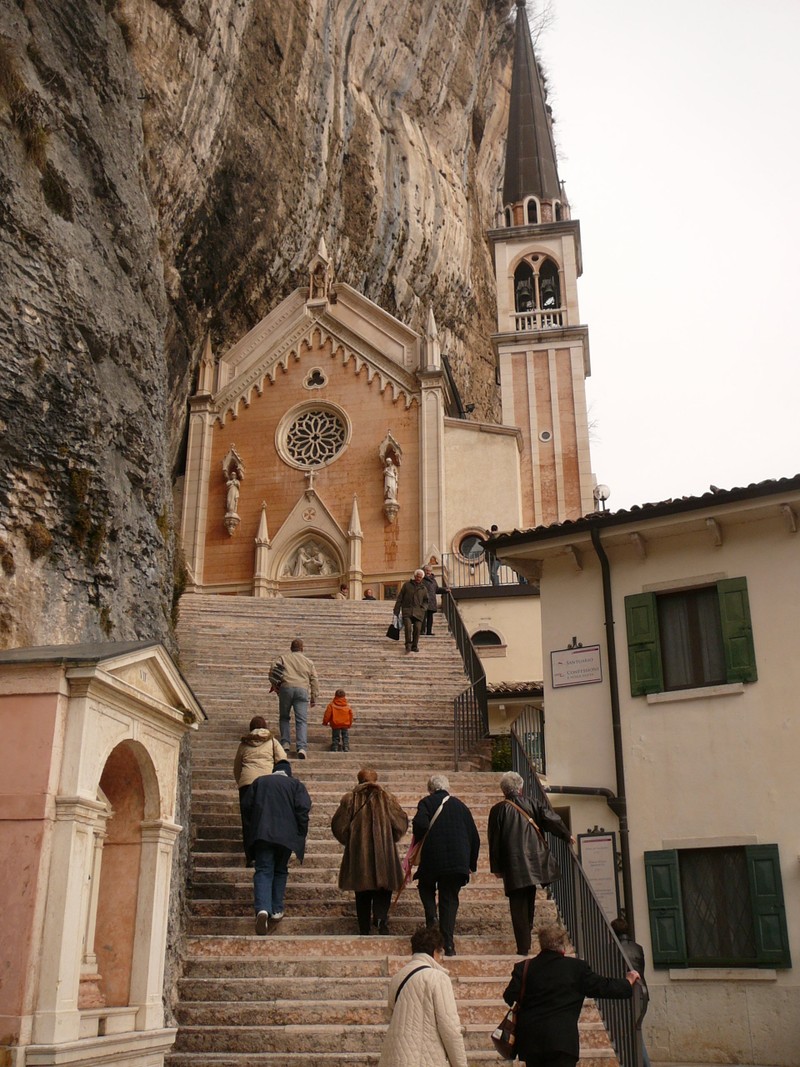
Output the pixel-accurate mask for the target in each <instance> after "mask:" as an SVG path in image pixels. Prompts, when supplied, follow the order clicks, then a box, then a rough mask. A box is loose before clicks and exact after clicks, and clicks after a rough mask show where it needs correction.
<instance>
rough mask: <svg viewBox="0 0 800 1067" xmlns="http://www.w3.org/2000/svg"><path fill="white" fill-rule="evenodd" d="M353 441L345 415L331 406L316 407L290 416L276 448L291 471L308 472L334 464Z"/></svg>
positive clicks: (278, 435) (282, 423)
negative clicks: (296, 468) (313, 468)
mask: <svg viewBox="0 0 800 1067" xmlns="http://www.w3.org/2000/svg"><path fill="white" fill-rule="evenodd" d="M349 438H350V427H349V425H348V421H347V417H346V416H345V414H344V412H343V411H341V410H340V409H338V408H334V407H333V406H332V405H329V404H324V405H323V404H315V405H313V406H310V405H309V406H306V407H303V408H301V409H300V410H295V411H290V412H288V413H287V414H286V415H285V416H284V418H283V419H282V420H281V424H280V426H279V427H278V433H277V441H276V444H277V448H278V452H279V453H280V455H281V457H282V458H283V459H284V460H285V461H286V462H287V463H288V464H290V466H292V467H299V468H300V469H301V470H308V469H310V468H312V467H321V466H323V465H324V464H326V463H330V462H332V460H334V459H336V457H337V456H338V455H340V453H341V452H342V451H343V449H344V448H345V446H346V445H347V442H348V440H349Z"/></svg>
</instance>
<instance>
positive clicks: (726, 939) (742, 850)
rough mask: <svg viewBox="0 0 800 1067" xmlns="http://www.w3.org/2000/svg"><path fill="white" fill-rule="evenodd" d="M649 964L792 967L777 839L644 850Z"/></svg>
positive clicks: (661, 965) (657, 965) (662, 965)
mask: <svg viewBox="0 0 800 1067" xmlns="http://www.w3.org/2000/svg"><path fill="white" fill-rule="evenodd" d="M644 862H645V875H646V883H647V902H648V907H649V911H650V933H651V938H652V950H653V963H654V964H655V966H656V967H791V965H792V961H791V955H790V952H789V938H788V933H787V928H786V911H785V906H784V900H783V884H782V881H781V870H780V859H779V855H778V846H777V845H743V846H725V847H712V848H687V849H663V850H660V851H657V852H645V854H644Z"/></svg>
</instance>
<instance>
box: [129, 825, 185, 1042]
mask: <svg viewBox="0 0 800 1067" xmlns="http://www.w3.org/2000/svg"><path fill="white" fill-rule="evenodd" d="M180 832H181V827H180V826H178V825H177V824H176V823H172V822H167V821H166V820H165V819H153V820H152V821H150V822H143V823H142V858H141V864H140V868H139V896H138V899H137V902H136V934H135V937H134V944H133V962H132V967H131V991H130V1000H129V1004H130V1006H131V1007H132V1008H133V1007H135V1008H137V1009H138V1010H137V1015H136V1029H137V1030H157V1029H159V1028H160V1027H162V1026H163V1025H164V1007H163V1004H162V1000H161V996H162V986H163V984H164V951H165V948H166V943H167V918H168V914H169V884H170V876H171V872H172V850H173V848H174V846H175V840H176V838H177V836H178V834H179V833H180Z"/></svg>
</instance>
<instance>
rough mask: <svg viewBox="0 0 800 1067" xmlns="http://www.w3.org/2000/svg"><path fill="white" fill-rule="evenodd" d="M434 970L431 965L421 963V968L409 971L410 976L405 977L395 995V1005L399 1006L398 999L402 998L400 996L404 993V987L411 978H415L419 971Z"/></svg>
mask: <svg viewBox="0 0 800 1067" xmlns="http://www.w3.org/2000/svg"><path fill="white" fill-rule="evenodd" d="M432 969H433V968H432V967H431V966H430V964H427V963H421V964H420V965H419V967H415V968H414V970H413V971H409V972H408V974H407V975H406V976H405V978H404V979H403V981H402V982H401V983H400V985H399V986H398V987H397V992H396V993H395V995H394V1002H395V1004H397V998H398V997H399V996H400V994H401V993H402V992H403V986H404V985H405V984H406V982H407V981H408V980H409V978H413V977H414V975H415V974H416V973H417V971H430V970H432Z"/></svg>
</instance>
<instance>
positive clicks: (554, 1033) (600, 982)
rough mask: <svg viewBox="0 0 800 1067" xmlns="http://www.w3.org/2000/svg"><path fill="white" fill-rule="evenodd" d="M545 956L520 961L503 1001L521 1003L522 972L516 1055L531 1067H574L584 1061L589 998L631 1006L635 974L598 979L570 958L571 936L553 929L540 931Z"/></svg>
mask: <svg viewBox="0 0 800 1067" xmlns="http://www.w3.org/2000/svg"><path fill="white" fill-rule="evenodd" d="M539 945H540V948H541V951H540V952H539V955H538V956H534V958H533V959H532V960H521V961H520V962H519V963H518V964H517V965H516V966H515V967H514V970H513V971H512V972H511V981H510V982H509V983H508V986H507V987H506V990H505V992H504V993H503V1000H505V1002H506V1004H508V1005H512V1004H515V1003H516V1002H517V1000H519V997H520V991H521V990H522V982H523V971H524V970H525V968H527V972H526V974H525V991H524V995H523V996H522V1001H521V1003H520V1005H519V1012H518V1014H517V1042H516V1050H517V1055H518V1056H519V1058H520V1060H522V1061H523V1062H524V1063H525V1065H526V1067H575V1064H576V1063H577V1062H578V1057H579V1056H580V1038H579V1036H578V1018H579V1016H580V1014H581V1008H582V1007H583V1001H584V998H585V997H600V998H601V999H602V998H609V999H611V1000H628V999H630V997H631V996H633V984H634V982H637V981H638V980H639V975H638V974H637V972H636V971H628V973H627V976H626V977H625V978H604V977H603V976H602V975H599V974H595V973H594V971H593V970H592V969H591V967H590V966H589V964H588V963H586V962H585V960H579V959H577V958H575V957H573V956H566V955H565V954H564V953H565V952H566V948H567V932H566V930H565V929H564V928H563V926H559V925H558V924H556V923H553V924H552V925H550V926H545V927H543V928H542V929H541V930H540V931H539Z"/></svg>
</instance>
